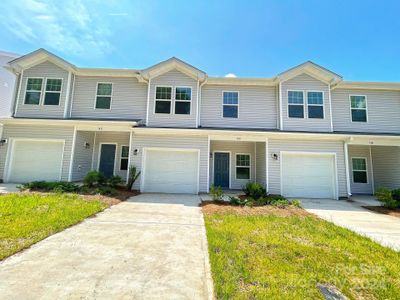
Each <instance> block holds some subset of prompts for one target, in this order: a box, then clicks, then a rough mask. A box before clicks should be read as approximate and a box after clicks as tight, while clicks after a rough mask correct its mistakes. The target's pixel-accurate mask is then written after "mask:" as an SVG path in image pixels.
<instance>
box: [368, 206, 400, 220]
mask: <svg viewBox="0 0 400 300" xmlns="http://www.w3.org/2000/svg"><path fill="white" fill-rule="evenodd" d="M363 207H364V208H366V209H369V210H372V211H374V212H377V213H380V214H385V215H389V216H393V217H397V218H400V209H399V208H396V209H389V208H386V207H383V206H363Z"/></svg>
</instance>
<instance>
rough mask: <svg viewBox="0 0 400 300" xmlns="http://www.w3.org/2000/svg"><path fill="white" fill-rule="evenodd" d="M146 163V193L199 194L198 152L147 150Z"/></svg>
mask: <svg viewBox="0 0 400 300" xmlns="http://www.w3.org/2000/svg"><path fill="white" fill-rule="evenodd" d="M144 163H145V167H144V177H143V180H144V182H143V188H142V190H143V191H144V192H161V193H189V194H197V193H198V173H199V168H198V165H199V153H198V151H192V150H182V151H180V150H179V151H177V150H161V149H160V150H154V149H151V150H150V149H147V150H145V162H144Z"/></svg>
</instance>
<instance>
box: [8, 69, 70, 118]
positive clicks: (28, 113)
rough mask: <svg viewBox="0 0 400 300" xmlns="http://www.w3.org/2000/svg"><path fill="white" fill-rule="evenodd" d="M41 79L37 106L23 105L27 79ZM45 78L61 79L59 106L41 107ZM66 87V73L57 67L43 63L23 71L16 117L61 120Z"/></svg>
mask: <svg viewBox="0 0 400 300" xmlns="http://www.w3.org/2000/svg"><path fill="white" fill-rule="evenodd" d="M32 77H33V78H43V84H42V94H41V100H40V104H39V105H33V104H24V102H25V92H26V84H27V78H32ZM46 78H57V79H62V88H61V95H60V104H59V105H43V102H44V93H45V89H46ZM67 86H68V71H66V70H64V69H62V68H60V67H58V66H57V65H55V64H53V63H51V62H49V61H45V62H43V63H41V64H38V65H36V66H33V67H31V68H29V69H26V70H24V74H23V78H22V83H21V92H20V93H19V98H18V104H17V107H16V114H15V115H16V116H17V117H30V118H63V117H64V107H65V97H66V91H67Z"/></svg>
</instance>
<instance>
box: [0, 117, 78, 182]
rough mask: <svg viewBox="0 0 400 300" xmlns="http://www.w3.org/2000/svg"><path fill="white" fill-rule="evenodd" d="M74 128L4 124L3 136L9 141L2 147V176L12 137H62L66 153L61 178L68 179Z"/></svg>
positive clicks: (0, 160)
mask: <svg viewBox="0 0 400 300" xmlns="http://www.w3.org/2000/svg"><path fill="white" fill-rule="evenodd" d="M73 134H74V128H73V127H72V126H70V127H67V126H39V125H4V128H3V138H4V139H8V141H9V142H8V143H7V144H5V145H4V146H2V147H0V176H1V178H2V179H4V178H3V175H4V167H5V163H6V157H7V152H8V149H9V147H10V144H11V143H10V139H12V138H28V139H60V140H65V145H64V155H63V161H62V172H61V180H63V181H67V180H68V174H69V165H70V158H71V149H72V138H73Z"/></svg>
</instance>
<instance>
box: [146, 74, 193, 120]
mask: <svg viewBox="0 0 400 300" xmlns="http://www.w3.org/2000/svg"><path fill="white" fill-rule="evenodd" d="M197 83H198V82H197V80H195V79H193V78H191V77H189V76H187V75H186V74H184V73H182V72H179V71H177V70H172V71H169V72H166V73H164V74H162V75H160V76H157V77H155V78H152V79H151V80H150V93H149V115H148V117H149V118H148V126H150V127H196V114H197ZM157 86H159V87H171V88H172V91H173V93H172V101H171V102H172V103H171V109H170V113H169V114H166V113H155V103H156V100H155V99H156V95H155V93H156V87H157ZM176 87H188V88H191V90H192V100H191V113H190V114H174V105H175V104H174V102H175V101H174V98H175V96H174V95H175V91H174V89H175V88H176Z"/></svg>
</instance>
